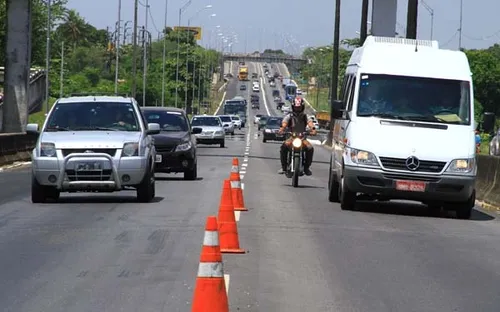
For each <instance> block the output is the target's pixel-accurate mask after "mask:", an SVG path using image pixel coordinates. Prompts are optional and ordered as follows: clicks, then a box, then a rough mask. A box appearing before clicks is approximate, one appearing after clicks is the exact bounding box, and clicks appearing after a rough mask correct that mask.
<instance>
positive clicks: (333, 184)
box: [328, 161, 340, 203]
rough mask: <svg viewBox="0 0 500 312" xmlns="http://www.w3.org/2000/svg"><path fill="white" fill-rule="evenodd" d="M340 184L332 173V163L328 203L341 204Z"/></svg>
mask: <svg viewBox="0 0 500 312" xmlns="http://www.w3.org/2000/svg"><path fill="white" fill-rule="evenodd" d="M339 188H340V185H339V182H337V181H336V179H335V177H334V173H333V172H332V163H331V161H330V174H329V177H328V201H329V202H331V203H339V202H340V198H339V193H340V191H339Z"/></svg>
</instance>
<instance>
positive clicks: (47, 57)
mask: <svg viewBox="0 0 500 312" xmlns="http://www.w3.org/2000/svg"><path fill="white" fill-rule="evenodd" d="M51 7H52V1H51V0H47V46H46V49H45V101H46V103H45V114H48V113H49V71H50V32H51V28H52V27H51V23H52V8H51Z"/></svg>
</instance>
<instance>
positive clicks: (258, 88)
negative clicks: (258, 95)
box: [252, 85, 260, 92]
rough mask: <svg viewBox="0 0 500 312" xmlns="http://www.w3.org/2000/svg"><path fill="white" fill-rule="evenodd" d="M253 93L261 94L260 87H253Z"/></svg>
mask: <svg viewBox="0 0 500 312" xmlns="http://www.w3.org/2000/svg"><path fill="white" fill-rule="evenodd" d="M252 91H253V92H260V87H259V86H258V85H254V86H253V87H252Z"/></svg>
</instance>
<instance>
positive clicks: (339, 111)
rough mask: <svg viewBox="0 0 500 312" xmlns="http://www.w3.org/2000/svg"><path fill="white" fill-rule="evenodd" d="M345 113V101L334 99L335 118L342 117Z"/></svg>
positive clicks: (333, 112)
mask: <svg viewBox="0 0 500 312" xmlns="http://www.w3.org/2000/svg"><path fill="white" fill-rule="evenodd" d="M343 114H344V102H343V101H341V100H333V101H332V117H333V118H334V119H340V118H342V116H343Z"/></svg>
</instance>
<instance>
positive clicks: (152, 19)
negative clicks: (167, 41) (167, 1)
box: [146, 5, 162, 33]
mask: <svg viewBox="0 0 500 312" xmlns="http://www.w3.org/2000/svg"><path fill="white" fill-rule="evenodd" d="M146 10H148V12H149V18H151V24H153V28H154V29H155V30H156V32H157V33H161V32H162V31H160V30H158V27H156V23H155V19H154V18H153V14H152V13H151V5H149V8H146Z"/></svg>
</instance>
